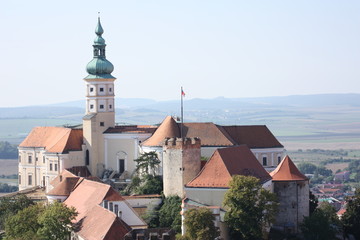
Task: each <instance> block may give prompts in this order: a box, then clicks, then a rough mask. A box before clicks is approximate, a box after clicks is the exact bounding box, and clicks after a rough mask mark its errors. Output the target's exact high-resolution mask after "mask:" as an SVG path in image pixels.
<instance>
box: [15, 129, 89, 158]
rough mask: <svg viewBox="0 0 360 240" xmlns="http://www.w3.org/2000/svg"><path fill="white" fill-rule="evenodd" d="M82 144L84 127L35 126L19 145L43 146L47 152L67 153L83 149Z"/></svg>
mask: <svg viewBox="0 0 360 240" xmlns="http://www.w3.org/2000/svg"><path fill="white" fill-rule="evenodd" d="M82 144H83V133H82V129H71V128H63V127H35V128H33V129H32V130H31V132H30V134H29V135H28V136H27V137H26V138H25V140H24V141H22V143H21V144H20V145H19V147H42V148H45V149H46V151H47V152H52V153H67V152H69V151H81V150H82Z"/></svg>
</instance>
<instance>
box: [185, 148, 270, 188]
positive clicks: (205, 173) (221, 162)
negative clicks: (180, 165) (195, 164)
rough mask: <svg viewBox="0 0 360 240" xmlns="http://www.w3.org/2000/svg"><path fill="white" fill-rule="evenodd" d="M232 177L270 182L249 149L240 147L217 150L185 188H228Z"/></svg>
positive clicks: (266, 173) (267, 175) (268, 176)
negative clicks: (245, 177) (254, 178)
mask: <svg viewBox="0 0 360 240" xmlns="http://www.w3.org/2000/svg"><path fill="white" fill-rule="evenodd" d="M233 175H245V176H254V177H257V178H259V179H260V181H261V182H262V183H264V182H266V181H268V180H271V177H270V175H269V174H268V172H266V171H265V169H264V168H263V167H262V166H261V164H260V163H259V162H258V160H257V159H256V158H255V156H254V154H253V153H252V152H251V151H250V149H249V148H248V147H247V146H246V145H241V146H237V147H229V148H222V149H217V150H216V151H215V152H214V154H213V155H212V156H211V158H210V159H209V161H208V162H207V163H206V165H205V166H204V168H203V169H202V170H201V171H200V173H199V174H198V175H197V176H196V177H195V178H194V179H193V180H191V181H190V182H189V183H188V184H186V187H200V188H201V187H202V188H228V187H229V182H230V180H231V177H232V176H233Z"/></svg>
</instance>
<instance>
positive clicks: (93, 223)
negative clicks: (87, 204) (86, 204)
mask: <svg viewBox="0 0 360 240" xmlns="http://www.w3.org/2000/svg"><path fill="white" fill-rule="evenodd" d="M129 231H131V228H130V227H129V226H128V225H127V224H126V223H125V222H124V221H122V220H121V219H119V218H118V217H116V215H115V214H114V213H113V212H110V211H109V210H107V209H105V208H103V207H101V206H99V205H95V206H93V207H92V208H91V209H90V210H89V211H88V214H87V215H86V217H84V218H83V219H82V221H81V226H80V227H79V229H77V230H76V233H77V234H79V235H80V236H81V237H82V238H83V239H86V240H90V239H94V240H98V239H99V240H100V239H101V240H113V239H123V238H124V236H125V235H126V234H127V233H128V232H129Z"/></svg>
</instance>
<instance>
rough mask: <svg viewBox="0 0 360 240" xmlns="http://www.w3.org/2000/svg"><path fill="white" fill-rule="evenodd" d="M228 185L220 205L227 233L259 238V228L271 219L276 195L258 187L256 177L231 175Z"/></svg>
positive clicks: (250, 239) (268, 223) (236, 236)
mask: <svg viewBox="0 0 360 240" xmlns="http://www.w3.org/2000/svg"><path fill="white" fill-rule="evenodd" d="M229 185H230V189H229V190H228V191H227V192H226V193H225V198H224V205H225V206H226V208H227V212H226V214H225V222H226V223H227V224H228V226H229V228H230V234H231V235H232V237H233V238H234V239H244V240H255V239H257V240H258V239H262V238H263V230H264V229H265V228H266V227H268V226H269V225H270V223H272V222H273V221H274V220H275V214H276V211H277V206H278V203H277V201H276V195H275V194H274V193H271V192H270V191H268V190H266V189H264V188H262V185H261V183H260V180H259V179H258V178H255V177H252V176H241V175H234V176H233V177H232V180H231V181H230V184H229Z"/></svg>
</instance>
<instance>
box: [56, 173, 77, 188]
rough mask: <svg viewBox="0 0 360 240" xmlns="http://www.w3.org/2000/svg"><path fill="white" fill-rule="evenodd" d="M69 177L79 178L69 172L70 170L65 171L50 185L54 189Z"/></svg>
mask: <svg viewBox="0 0 360 240" xmlns="http://www.w3.org/2000/svg"><path fill="white" fill-rule="evenodd" d="M68 177H77V176H76V175H75V174H73V173H71V172H69V171H68V170H66V169H64V170H63V171H62V172H61V173H60V174H59V175H57V176H56V177H55V178H54V179H53V180H52V181H51V182H50V185H51V186H53V187H54V188H55V187H56V186H57V185H58V184H59V183H60V182H61V181H62V180H63V179H65V178H68Z"/></svg>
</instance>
